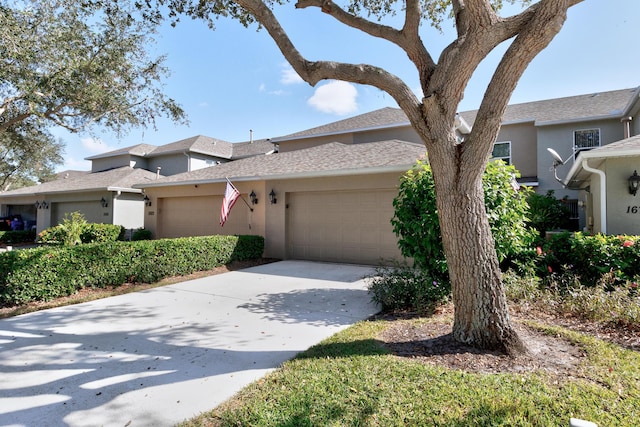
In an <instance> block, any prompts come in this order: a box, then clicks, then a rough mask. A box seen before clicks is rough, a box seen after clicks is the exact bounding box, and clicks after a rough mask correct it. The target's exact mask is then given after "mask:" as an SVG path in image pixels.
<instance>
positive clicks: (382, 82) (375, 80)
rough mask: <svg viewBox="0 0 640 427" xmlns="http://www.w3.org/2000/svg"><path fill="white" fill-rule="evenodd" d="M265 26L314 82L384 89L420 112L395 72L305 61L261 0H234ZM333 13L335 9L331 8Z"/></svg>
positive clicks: (294, 64) (302, 73)
mask: <svg viewBox="0 0 640 427" xmlns="http://www.w3.org/2000/svg"><path fill="white" fill-rule="evenodd" d="M311 1H316V0H311ZM237 3H238V4H239V5H240V6H242V7H243V8H245V9H246V10H247V11H249V12H250V13H251V14H252V15H253V16H255V18H256V19H257V20H258V22H260V24H261V25H262V26H263V27H264V28H265V29H266V30H267V32H268V33H269V35H270V36H271V37H272V38H273V40H274V41H275V42H276V45H277V46H278V48H279V49H280V52H282V54H283V55H284V57H285V58H286V60H287V61H288V62H289V64H291V66H292V67H293V69H294V70H296V72H297V73H298V75H299V76H300V77H301V78H302V79H303V80H304V81H305V82H307V83H309V84H310V85H312V86H315V85H316V84H317V83H318V82H319V81H321V80H327V79H335V80H342V81H347V82H351V83H359V84H366V85H370V86H374V87H377V88H378V89H380V90H383V91H385V92H387V93H388V94H389V95H391V97H393V98H394V99H395V101H396V102H397V103H398V105H400V106H401V108H403V109H406V110H405V111H411V110H414V113H415V112H419V101H418V99H417V98H416V96H415V94H414V93H413V92H412V90H411V89H410V88H409V87H408V86H407V85H406V84H405V83H404V82H403V81H402V80H401V79H400V78H398V77H397V76H395V75H393V74H391V73H389V72H388V71H386V70H384V69H382V68H379V67H375V66H372V65H367V64H346V63H338V62H331V61H315V62H313V61H308V60H307V59H306V58H304V57H303V56H302V55H301V54H300V52H299V51H298V49H297V48H296V47H295V46H294V44H293V42H292V41H291V39H290V38H289V37H288V35H287V33H286V32H285V31H284V29H283V28H282V26H281V25H280V23H279V22H278V20H277V19H276V17H275V16H274V15H273V12H272V11H271V9H269V7H267V6H266V5H265V4H264V3H263V2H262V1H260V0H237ZM332 13H335V9H333V8H332Z"/></svg>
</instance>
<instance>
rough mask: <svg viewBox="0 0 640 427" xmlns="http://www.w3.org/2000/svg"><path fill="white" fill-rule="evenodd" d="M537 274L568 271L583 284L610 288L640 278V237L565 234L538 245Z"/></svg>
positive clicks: (555, 274)
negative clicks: (602, 285) (639, 267)
mask: <svg viewBox="0 0 640 427" xmlns="http://www.w3.org/2000/svg"><path fill="white" fill-rule="evenodd" d="M535 262H536V267H537V274H538V276H540V277H543V278H545V277H553V276H559V275H565V274H567V273H569V274H571V275H572V277H575V278H576V279H577V280H578V281H579V282H580V284H581V285H583V286H596V285H598V284H604V285H606V286H608V287H610V288H612V287H615V286H617V285H622V284H625V283H627V282H634V283H637V282H638V281H640V270H638V266H639V265H640V236H627V235H619V236H613V235H602V234H598V235H594V236H590V235H585V234H582V233H574V234H569V233H562V234H557V235H553V236H551V237H550V238H549V239H548V240H547V241H546V242H544V244H542V245H541V246H539V247H538V248H537V258H536V261H535Z"/></svg>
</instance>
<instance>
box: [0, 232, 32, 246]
mask: <svg viewBox="0 0 640 427" xmlns="http://www.w3.org/2000/svg"><path fill="white" fill-rule="evenodd" d="M35 240H36V231H35V230H17V231H0V243H4V244H12V243H33V242H34V241H35Z"/></svg>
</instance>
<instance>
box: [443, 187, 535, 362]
mask: <svg viewBox="0 0 640 427" xmlns="http://www.w3.org/2000/svg"><path fill="white" fill-rule="evenodd" d="M477 181H480V182H479V183H474V185H475V187H476V188H474V189H473V191H472V192H465V193H462V192H459V191H443V189H441V190H440V191H438V190H437V189H436V194H437V196H436V197H437V200H438V211H439V213H440V228H441V230H442V239H443V244H444V248H445V253H446V256H447V265H448V267H449V277H450V279H451V283H452V287H453V303H454V305H455V318H454V324H453V336H454V338H455V339H456V340H457V341H460V342H464V343H468V344H472V345H474V346H476V347H480V348H484V349H489V350H498V351H501V352H504V353H507V354H514V353H520V352H523V351H524V349H525V348H524V345H523V344H522V342H521V341H520V339H519V338H518V335H517V334H516V332H515V331H514V330H513V327H512V325H511V322H510V319H509V312H508V307H507V300H506V297H505V294H504V288H503V284H502V277H501V273H500V266H499V265H498V258H497V257H496V252H495V246H494V241H493V237H492V235H491V229H490V227H489V223H488V220H487V215H486V212H485V206H484V193H483V190H482V182H481V179H480V180H477Z"/></svg>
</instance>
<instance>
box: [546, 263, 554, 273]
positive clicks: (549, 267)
mask: <svg viewBox="0 0 640 427" xmlns="http://www.w3.org/2000/svg"><path fill="white" fill-rule="evenodd" d="M547 270H549V273H553V268H551V266H550V265H547Z"/></svg>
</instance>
